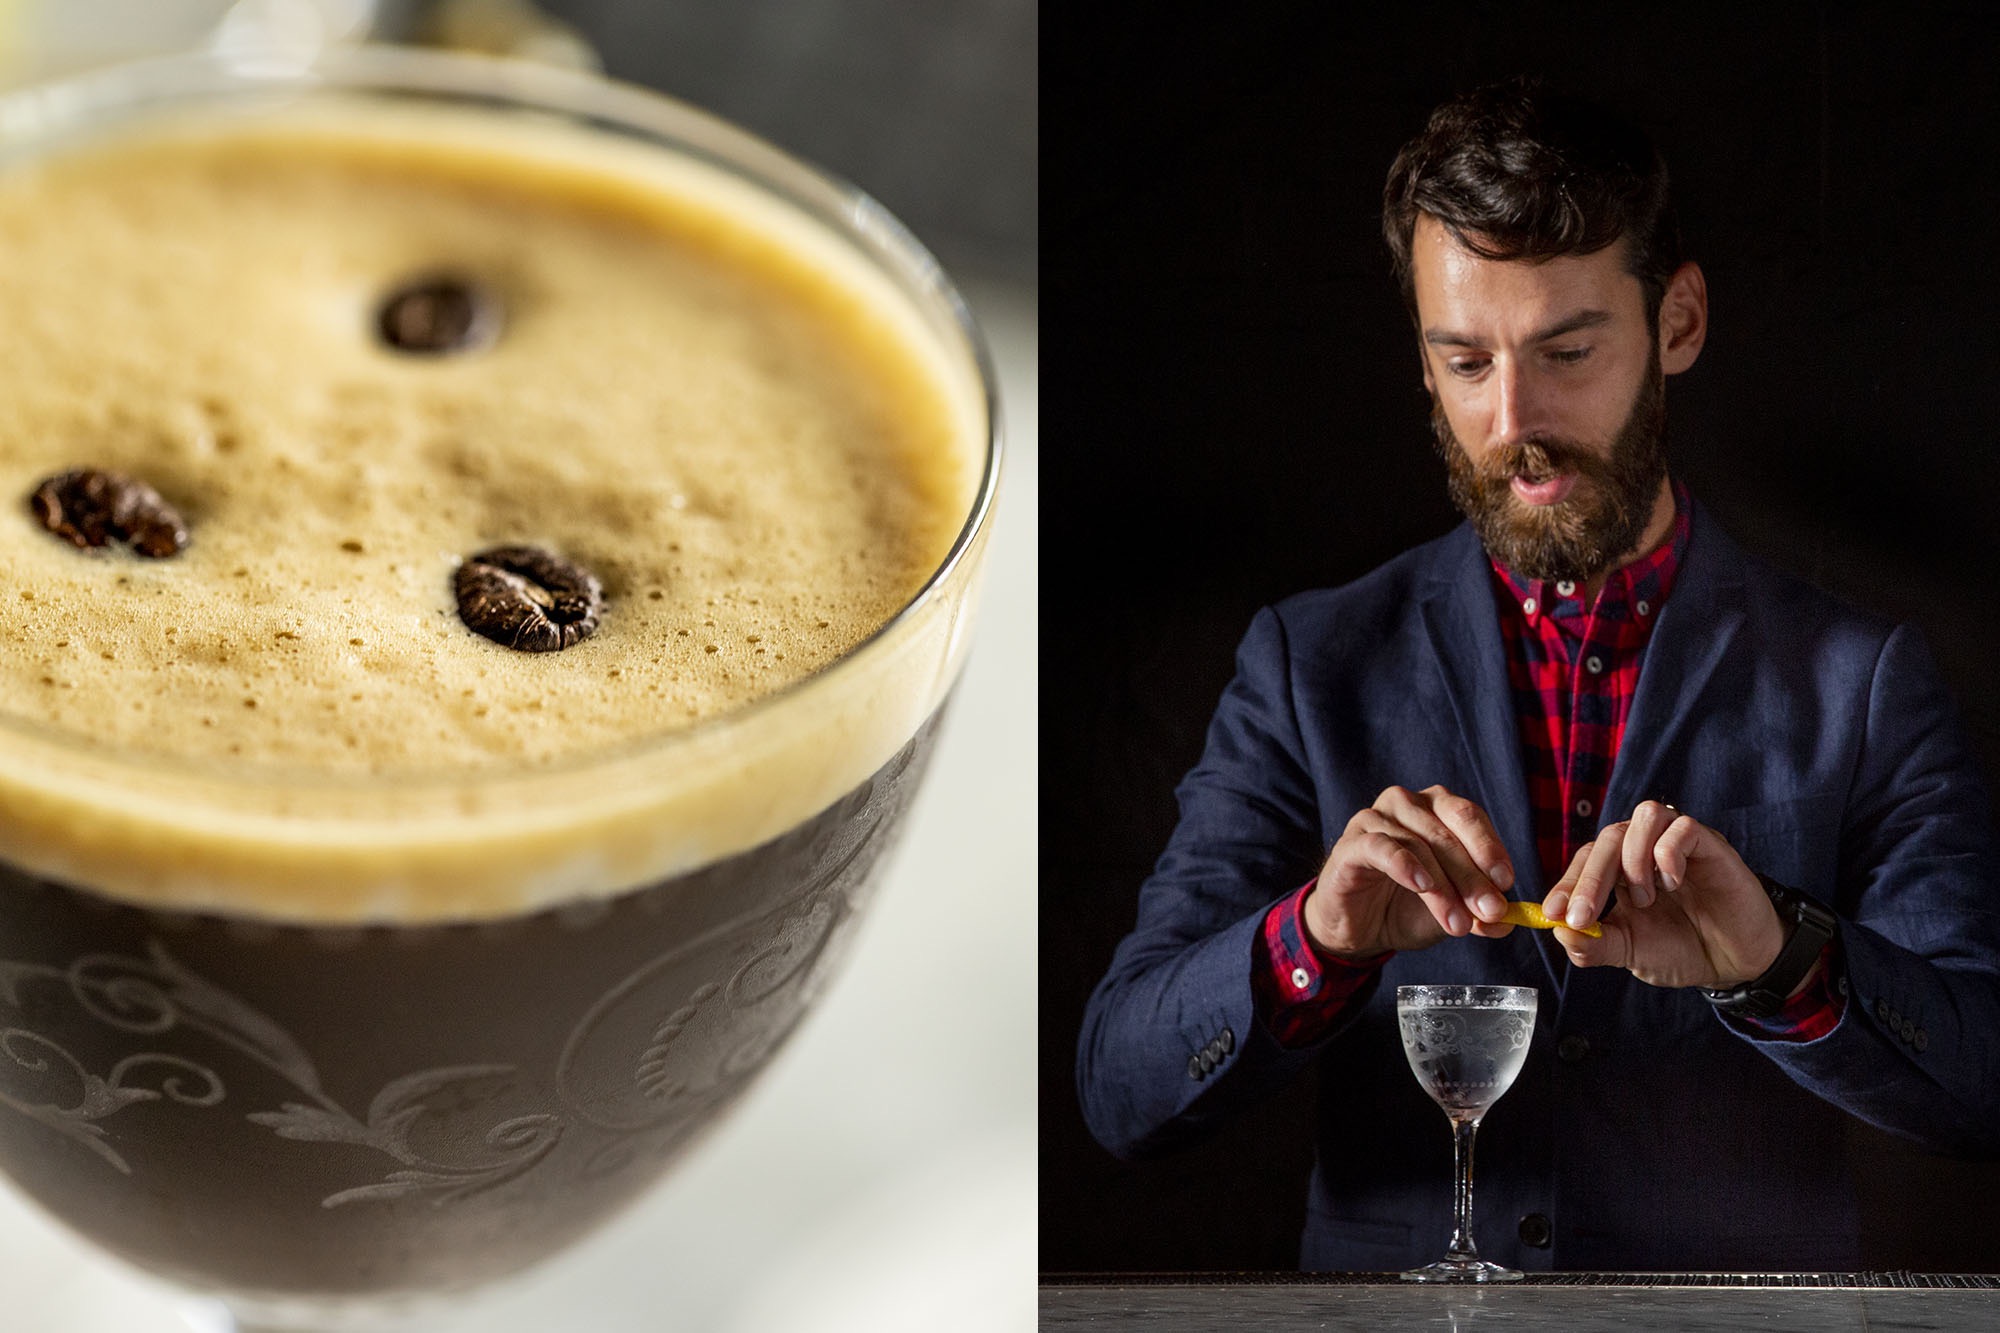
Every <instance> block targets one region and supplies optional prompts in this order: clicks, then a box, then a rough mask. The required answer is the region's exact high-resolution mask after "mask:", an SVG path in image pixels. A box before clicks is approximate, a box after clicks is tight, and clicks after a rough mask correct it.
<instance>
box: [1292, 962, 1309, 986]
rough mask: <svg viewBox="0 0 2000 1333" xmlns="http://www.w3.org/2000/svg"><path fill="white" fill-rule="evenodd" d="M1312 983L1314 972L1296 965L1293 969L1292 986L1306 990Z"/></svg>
mask: <svg viewBox="0 0 2000 1333" xmlns="http://www.w3.org/2000/svg"><path fill="white" fill-rule="evenodd" d="M1312 984H1313V979H1312V973H1310V972H1308V971H1306V970H1305V969H1304V968H1303V967H1295V968H1293V969H1292V986H1293V988H1294V989H1296V990H1304V989H1305V988H1306V987H1308V986H1310V985H1312Z"/></svg>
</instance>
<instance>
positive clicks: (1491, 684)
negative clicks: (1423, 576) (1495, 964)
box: [1421, 527, 1570, 995]
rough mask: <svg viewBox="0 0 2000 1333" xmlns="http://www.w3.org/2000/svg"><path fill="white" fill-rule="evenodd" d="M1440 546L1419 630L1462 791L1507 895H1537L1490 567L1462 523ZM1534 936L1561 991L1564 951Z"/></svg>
mask: <svg viewBox="0 0 2000 1333" xmlns="http://www.w3.org/2000/svg"><path fill="white" fill-rule="evenodd" d="M1455 538H1456V539H1455V540H1454V541H1453V542H1452V543H1451V545H1450V546H1448V547H1447V548H1446V550H1445V553H1444V555H1443V557H1442V558H1441V559H1440V560H1439V562H1438V565H1437V567H1436V569H1435V571H1434V573H1433V577H1432V580H1431V582H1430V585H1429V587H1428V588H1427V590H1426V593H1425V595H1424V598H1423V603H1422V608H1421V610H1422V614H1423V621H1424V629H1425V631H1426V633H1428V635H1429V636H1430V646H1431V655H1432V657H1433V659H1434V660H1435V661H1436V664H1437V677H1436V680H1437V684H1438V685H1439V686H1440V687H1441V689H1442V693H1443V696H1444V701H1445V707H1446V709H1447V710H1448V711H1449V712H1450V715H1451V723H1452V724H1455V725H1456V728H1457V731H1458V740H1459V743H1460V747H1461V752H1462V753H1463V754H1464V755H1465V757H1466V761H1467V764H1468V766H1469V767H1470V769H1471V770H1472V776H1473V781H1474V782H1475V783H1476V784H1477V786H1478V790H1476V791H1471V792H1464V793H1461V794H1462V795H1466V796H1470V797H1472V799H1474V800H1475V801H1477V802H1479V805H1480V808H1481V809H1483V810H1485V811H1486V814H1487V817H1488V818H1489V819H1491V820H1492V821H1493V828H1494V831H1495V832H1497V833H1498V834H1499V835H1500V840H1501V841H1502V842H1504V843H1505V844H1506V845H1507V850H1508V852H1509V853H1510V854H1511V856H1512V858H1513V861H1514V888H1513V890H1512V892H1511V894H1510V895H1509V896H1511V897H1514V898H1520V899H1525V900H1527V901H1531V902H1539V901H1541V898H1542V895H1543V893H1544V891H1545V889H1546V886H1545V885H1544V884H1543V883H1542V873H1541V863H1540V861H1539V859H1538V857H1537V853H1536V850H1535V819H1534V811H1533V809H1532V808H1531V807H1530V806H1529V804H1528V782H1527V778H1526V776H1525V774H1524V773H1523V772H1522V769H1521V737H1520V722H1519V720H1518V719H1516V717H1515V716H1514V695H1513V690H1512V687H1511V686H1510V685H1509V684H1508V680H1507V659H1506V649H1505V646H1504V644H1503V641H1502V639H1501V637H1500V618H1499V610H1498V608H1497V607H1495V605H1494V603H1493V589H1492V584H1491V581H1490V580H1491V578H1492V573H1491V571H1490V569H1489V568H1488V561H1487V558H1486V553H1485V551H1484V549H1483V548H1481V546H1480V545H1479V542H1478V539H1477V538H1476V537H1474V535H1473V533H1472V529H1471V528H1470V527H1461V528H1460V529H1459V530H1458V532H1457V533H1456V534H1455ZM1521 935H1532V936H1534V937H1536V941H1535V942H1536V946H1537V948H1538V952H1539V953H1540V954H1541V957H1542V962H1543V964H1544V965H1545V966H1546V967H1547V968H1548V971H1549V979H1550V981H1551V983H1552V984H1553V985H1554V986H1555V988H1556V992H1557V994H1559V995H1560V994H1561V991H1562V988H1563V984H1564V982H1565V980H1566V979H1567V977H1568V974H1569V971H1570V967H1569V958H1568V956H1567V955H1565V954H1564V953H1563V951H1562V949H1561V948H1560V947H1558V946H1557V945H1556V944H1555V941H1554V939H1553V938H1552V937H1551V936H1550V935H1549V934H1548V932H1546V931H1518V930H1517V931H1516V932H1515V936H1516V937H1517V938H1518V937H1519V936H1521Z"/></svg>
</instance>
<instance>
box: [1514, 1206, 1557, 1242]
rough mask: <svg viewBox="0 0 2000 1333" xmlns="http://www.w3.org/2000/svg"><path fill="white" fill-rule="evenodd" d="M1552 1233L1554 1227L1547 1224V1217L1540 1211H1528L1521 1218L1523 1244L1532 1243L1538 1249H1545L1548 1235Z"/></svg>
mask: <svg viewBox="0 0 2000 1333" xmlns="http://www.w3.org/2000/svg"><path fill="white" fill-rule="evenodd" d="M1552 1234H1554V1228H1553V1227H1551V1226H1550V1225H1549V1219H1548V1218H1547V1217H1545V1216H1543V1215H1542V1214H1541V1213H1529V1214H1528V1215H1527V1216H1526V1217H1524V1218H1522V1219H1521V1243H1522V1244H1523V1245H1532V1246H1534V1247H1535V1248H1536V1249H1538V1250H1546V1249H1547V1248H1549V1237H1550V1236H1551V1235H1552Z"/></svg>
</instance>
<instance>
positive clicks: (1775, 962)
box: [1701, 875, 1834, 1018]
mask: <svg viewBox="0 0 2000 1333" xmlns="http://www.w3.org/2000/svg"><path fill="white" fill-rule="evenodd" d="M1757 879H1758V881H1759V882H1760V883H1762V884H1763V886H1764V892H1765V893H1767V894H1769V895H1770V896H1771V906H1773V907H1775V908H1777V909H1778V921H1779V922H1780V923H1781V924H1782V925H1783V926H1784V928H1785V943H1784V946H1783V947H1782V948H1780V949H1779V950H1778V956H1777V957H1776V958H1774V959H1772V960H1771V965H1770V966H1769V967H1767V968H1765V969H1764V975H1762V976H1760V977H1757V978H1756V979H1755V980H1752V981H1746V982H1744V983H1743V984H1742V985H1741V986H1737V987H1735V988H1734V989H1732V990H1710V989H1709V988H1708V987H1706V986H1703V987H1702V988H1701V993H1702V994H1703V995H1705V996H1707V997H1708V1002H1709V1003H1710V1004H1712V1005H1714V1006H1715V1007H1716V1008H1717V1009H1718V1010H1719V1011H1721V1012H1722V1013H1725V1014H1730V1015H1732V1016H1734V1017H1738V1018H1769V1017H1770V1016H1771V1015H1773V1014H1775V1013H1777V1012H1778V1011H1779V1010H1780V1009H1782V1008H1784V1007H1785V1001H1786V999H1788V998H1789V997H1790V996H1791V993H1792V991H1793V990H1794V989H1795V988H1796V987H1797V986H1798V984H1799V983H1800V982H1801V981H1803V980H1805V975H1806V973H1807V972H1810V971H1811V970H1812V965H1813V962H1814V960H1815V959H1817V958H1818V957H1819V954H1820V950H1822V949H1824V948H1825V947H1826V942H1827V941H1828V940H1830V939H1832V938H1833V929H1834V915H1833V913H1832V912H1829V911H1827V910H1826V908H1824V907H1822V906H1820V905H1819V904H1818V903H1817V902H1815V901H1814V900H1813V899H1811V898H1808V897H1806V896H1805V895H1804V894H1803V893H1799V892H1797V891H1796V890H1793V889H1788V888H1786V887H1785V886H1784V885H1782V884H1780V883H1778V881H1777V880H1775V879H1771V878H1769V877H1767V876H1764V875H1759V876H1757Z"/></svg>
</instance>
